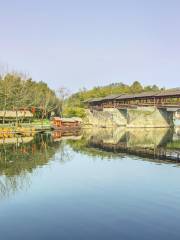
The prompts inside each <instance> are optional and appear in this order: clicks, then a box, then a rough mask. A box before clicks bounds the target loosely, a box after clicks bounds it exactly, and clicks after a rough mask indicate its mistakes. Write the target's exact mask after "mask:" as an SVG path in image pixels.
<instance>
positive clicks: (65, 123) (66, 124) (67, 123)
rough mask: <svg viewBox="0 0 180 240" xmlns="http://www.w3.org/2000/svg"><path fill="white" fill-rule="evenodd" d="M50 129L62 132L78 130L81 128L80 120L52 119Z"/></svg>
mask: <svg viewBox="0 0 180 240" xmlns="http://www.w3.org/2000/svg"><path fill="white" fill-rule="evenodd" d="M51 128H52V129H54V130H63V131H72V130H78V129H80V128H81V119H79V118H60V117H53V118H52V123H51Z"/></svg>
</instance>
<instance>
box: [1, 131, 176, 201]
mask: <svg viewBox="0 0 180 240" xmlns="http://www.w3.org/2000/svg"><path fill="white" fill-rule="evenodd" d="M68 146H70V147H71V148H72V149H73V150H74V151H76V152H80V153H85V154H86V155H90V156H93V157H94V156H95V157H97V156H98V157H101V158H108V159H116V158H118V159H119V158H124V157H125V156H126V155H125V154H131V155H135V156H140V157H141V158H143V159H144V160H148V161H156V162H160V161H159V160H161V161H162V160H163V162H164V163H167V162H168V161H167V160H170V161H171V162H172V161H174V162H176V164H177V165H178V164H179V160H180V128H176V129H164V128H161V129H158V128H154V129H152V128H151V129H126V128H116V129H115V128H114V129H97V128H93V129H84V130H83V132H71V133H70V132H64V133H62V132H59V131H57V132H49V133H44V134H36V135H35V136H33V137H32V136H28V137H21V136H16V137H13V138H7V139H0V198H4V197H8V196H10V195H12V194H14V193H16V192H17V191H20V190H24V189H28V188H29V186H30V185H31V176H32V175H33V173H34V170H35V169H37V168H40V167H42V166H44V165H47V164H48V163H49V162H50V161H51V160H53V159H56V161H58V162H59V163H61V164H64V163H66V162H68V161H70V160H72V159H73V156H72V154H73V152H72V151H69V149H68Z"/></svg>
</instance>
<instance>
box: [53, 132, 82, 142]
mask: <svg viewBox="0 0 180 240" xmlns="http://www.w3.org/2000/svg"><path fill="white" fill-rule="evenodd" d="M52 138H53V140H54V142H58V141H62V140H68V139H71V140H79V139H81V135H80V131H75V132H74V131H73V132H70V131H64V132H63V131H53V132H52Z"/></svg>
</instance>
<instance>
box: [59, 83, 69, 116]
mask: <svg viewBox="0 0 180 240" xmlns="http://www.w3.org/2000/svg"><path fill="white" fill-rule="evenodd" d="M56 93H57V96H58V98H59V100H60V114H61V117H63V112H64V103H65V100H66V98H67V97H68V96H69V95H70V91H69V90H68V89H67V88H66V87H60V88H59V89H58V90H57V91H56Z"/></svg>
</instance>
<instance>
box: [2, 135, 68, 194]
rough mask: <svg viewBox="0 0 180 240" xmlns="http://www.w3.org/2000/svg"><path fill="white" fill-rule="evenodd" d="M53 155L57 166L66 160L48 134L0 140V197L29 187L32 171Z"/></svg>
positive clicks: (62, 149)
mask: <svg viewBox="0 0 180 240" xmlns="http://www.w3.org/2000/svg"><path fill="white" fill-rule="evenodd" d="M56 152H58V156H59V158H58V160H59V161H60V162H61V163H64V162H65V161H69V160H70V157H69V155H68V153H67V149H66V148H65V144H64V143H63V142H61V141H58V142H55V141H53V138H52V136H51V133H46V134H37V135H35V136H34V138H33V137H20V136H19V137H16V138H13V139H5V140H1V144H0V198H6V197H9V196H10V195H12V194H14V193H16V192H17V191H20V190H22V189H23V190H24V189H27V188H29V186H30V184H31V175H32V174H33V170H34V169H36V168H38V167H42V166H44V165H46V164H48V162H49V161H51V160H53V156H54V155H55V153H56Z"/></svg>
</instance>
